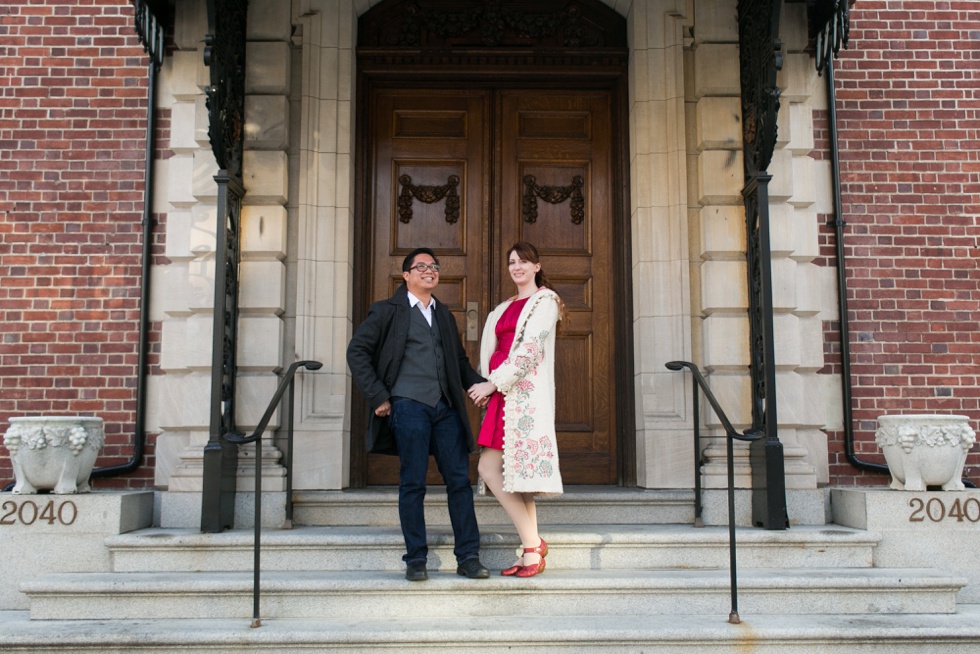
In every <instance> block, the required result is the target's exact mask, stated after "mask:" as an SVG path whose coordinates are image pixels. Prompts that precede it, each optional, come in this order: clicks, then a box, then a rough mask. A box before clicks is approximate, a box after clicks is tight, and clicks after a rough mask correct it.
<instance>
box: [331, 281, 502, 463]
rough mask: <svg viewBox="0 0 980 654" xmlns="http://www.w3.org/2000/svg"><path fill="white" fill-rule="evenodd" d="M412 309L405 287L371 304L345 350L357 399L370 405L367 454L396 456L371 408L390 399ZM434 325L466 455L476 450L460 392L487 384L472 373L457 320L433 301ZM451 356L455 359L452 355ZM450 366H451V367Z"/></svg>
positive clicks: (386, 429)
mask: <svg viewBox="0 0 980 654" xmlns="http://www.w3.org/2000/svg"><path fill="white" fill-rule="evenodd" d="M411 310H412V308H411V307H409V305H408V289H407V288H406V286H405V285H404V284H402V285H401V286H399V287H398V290H396V291H395V294H394V295H392V296H391V297H390V298H388V299H387V300H381V301H379V302H375V303H374V304H372V305H371V308H370V310H369V311H368V316H367V318H365V319H364V322H362V323H361V325H360V326H359V327H358V328H357V329H356V330H355V331H354V337H353V338H351V341H350V344H349V345H348V346H347V365H348V366H350V371H351V376H352V377H353V378H354V383H355V384H357V387H358V389H360V391H361V395H363V396H364V398H365V399H366V400H367V402H368V404H369V405H370V409H369V410H368V424H367V450H368V452H376V453H379V454H396V455H397V454H398V448H397V446H396V445H395V438H394V435H393V434H392V433H391V429H390V428H389V426H388V418H379V417H378V416H376V415H374V410H375V409H376V408H378V407H379V406H381V405H382V404H383V403H384V401H385V400H387V399H389V398H390V397H391V393H390V391H391V387H392V386H393V385H394V384H395V379H396V378H397V377H398V367H399V366H400V365H401V362H402V358H403V357H404V355H405V342H406V340H407V339H408V322H409V318H410V314H409V313H408V312H409V311H411ZM434 316H435V324H437V325H438V326H439V333H440V334H441V335H442V346H443V349H444V350H445V356H444V357H443V361H445V363H446V380H447V381H448V382H449V390H450V393H451V394H452V397H451V398H449V399H450V400H451V401H452V403H453V406H454V407H455V408H456V410H457V411H459V415H460V418H461V419H462V422H463V428H464V430H465V434H466V444H467V447H468V448H469V451H470V452H472V451H474V450H475V449H476V443H475V440H474V439H473V430H472V428H471V427H470V421H469V419H468V418H467V415H466V397H465V395H464V394H463V389H464V388H469V387H470V386H472V385H473V384H476V383H479V382H482V381H486V380H485V379H483V377H481V376H480V375H478V374H477V373H476V371H475V370H473V367H472V366H471V365H470V360H469V358H468V357H467V356H466V350H464V349H463V342H462V341H461V340H460V338H459V330H458V329H457V327H456V319H455V318H453V314H451V313H449V309H448V308H447V307H446V305H445V304H443V303H442V302H439V301H436V305H435V313H434ZM454 353H455V356H453V354H454ZM454 363H455V365H453V364H454Z"/></svg>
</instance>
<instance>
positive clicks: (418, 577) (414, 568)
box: [405, 563, 429, 581]
mask: <svg viewBox="0 0 980 654" xmlns="http://www.w3.org/2000/svg"><path fill="white" fill-rule="evenodd" d="M405 578H406V579H408V580H409V581H425V580H426V579H428V578H429V573H428V572H426V570H425V563H409V564H408V569H407V570H405Z"/></svg>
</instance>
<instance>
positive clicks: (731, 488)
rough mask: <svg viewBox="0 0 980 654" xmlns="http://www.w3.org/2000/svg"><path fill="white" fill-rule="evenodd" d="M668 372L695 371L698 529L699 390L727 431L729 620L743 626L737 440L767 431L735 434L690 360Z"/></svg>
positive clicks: (754, 437)
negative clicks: (737, 526) (737, 531)
mask: <svg viewBox="0 0 980 654" xmlns="http://www.w3.org/2000/svg"><path fill="white" fill-rule="evenodd" d="M665 365H666V366H667V369H668V370H675V371H676V370H683V369H684V368H687V369H688V370H690V371H691V376H692V377H693V378H694V406H693V408H694V441H695V452H696V454H695V458H694V466H695V468H694V488H695V491H694V494H695V526H701V525H698V524H697V522H698V520H699V519H700V517H699V516H700V511H699V507H700V505H701V445H700V442H699V441H700V438H701V436H700V423H701V414H700V413H699V411H698V391H699V389H700V392H701V393H704V397H705V399H707V400H708V404H710V405H711V408H712V410H713V411H714V412H715V415H716V416H718V420H719V421H720V422H721V425H722V427H723V428H724V430H725V452H726V454H727V457H728V559H729V575H730V580H731V591H732V610H731V611H730V612H729V614H728V621H729V622H731V623H732V624H739V623H740V622H741V619H740V618H739V615H738V566H737V563H736V555H735V550H736V544H735V456H734V454H735V452H734V449H735V441H736V440H740V441H757V440H759V439H761V438H762V437H763V436H765V432H763V431H761V430H756V429H749V430H747V431H746V432H744V433H739V432H737V431H735V428H734V427H732V423H731V421H730V420H729V419H728V416H727V415H725V412H724V411H723V410H722V408H721V405H720V404H718V400H717V399H716V398H715V395H714V393H712V392H711V389H710V388H709V387H708V382H707V381H705V379H704V376H703V375H702V374H701V371H700V370H699V369H698V367H697V366H696V365H694V364H693V363H691V362H689V361H670V362H668V363H666V364H665Z"/></svg>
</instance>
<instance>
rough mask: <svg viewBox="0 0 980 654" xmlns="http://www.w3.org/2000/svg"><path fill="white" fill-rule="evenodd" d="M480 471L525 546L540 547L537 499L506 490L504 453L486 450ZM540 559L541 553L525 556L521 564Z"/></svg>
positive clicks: (535, 561)
mask: <svg viewBox="0 0 980 654" xmlns="http://www.w3.org/2000/svg"><path fill="white" fill-rule="evenodd" d="M478 469H479V471H480V477H482V478H483V482H484V483H485V484H486V485H487V488H489V489H490V492H491V493H493V496H494V497H496V498H497V501H498V502H500V506H502V507H504V511H506V512H507V515H508V516H510V519H511V520H512V521H513V522H514V526H515V527H516V528H517V534H518V535H519V536H520V537H521V543H523V547H537V546H538V545H540V544H541V538H540V537H539V536H538V520H537V511H536V508H535V505H534V496H533V495H531V494H528V493H508V492H506V491H505V490H504V453H503V452H501V451H500V450H494V449H490V448H489V447H485V448H483V452H481V453H480V463H479V465H478ZM540 560H541V557H540V556H538V555H537V554H525V555H524V556H523V561H521V562H519V565H533V564H535V563H538V562H539V561H540Z"/></svg>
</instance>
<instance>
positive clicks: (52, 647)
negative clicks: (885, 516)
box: [0, 605, 980, 654]
mask: <svg viewBox="0 0 980 654" xmlns="http://www.w3.org/2000/svg"><path fill="white" fill-rule="evenodd" d="M542 613H545V614H544V615H542ZM533 616H534V617H533V619H521V620H509V621H502V620H501V619H500V618H499V617H495V616H492V617H483V616H478V617H469V618H466V619H465V620H451V619H450V620H447V619H445V618H441V617H440V618H425V617H399V618H385V619H378V618H373V617H371V616H359V615H354V614H352V613H349V612H344V613H343V614H341V615H338V616H334V617H329V618H317V619H313V620H307V619H264V620H263V621H262V626H261V627H259V628H255V629H250V628H249V624H250V620H249V619H241V618H236V619H225V620H207V619H198V618H195V619H188V620H180V621H179V622H175V621H173V620H150V619H145V618H144V619H137V620H110V621H101V620H100V621H93V620H44V621H37V620H35V621H31V620H28V618H27V613H26V612H25V611H13V612H10V611H8V612H0V651H3V652H4V654H28V653H29V654H64V652H72V653H73V654H75V653H77V654H82V653H99V654H102V653H113V654H144V653H146V652H152V653H153V654H188V653H189V652H195V653H196V652H203V651H206V652H208V653H209V654H241V652H243V651H248V652H261V653H263V654H309V652H344V653H345V654H395V653H397V654H402V653H404V652H406V651H411V652H417V653H420V654H421V653H425V652H439V653H443V652H445V653H446V654H449V653H452V654H478V653H479V654H486V653H487V652H501V651H506V652H509V653H510V654H581V653H582V652H589V653H593V652H596V653H600V654H625V653H630V654H637V653H639V652H669V653H671V654H675V653H676V654H745V653H746V652H753V654H785V653H786V652H792V653H793V654H839V653H840V652H861V653H862V654H973V653H974V652H976V651H978V649H980V605H964V606H960V607H959V609H958V611H957V612H956V613H954V614H938V615H896V614H892V615H882V614H876V615H867V616H860V615H858V616H853V615H832V614H828V615H806V616H801V615H786V614H772V615H752V614H750V613H749V612H747V611H743V613H742V615H741V618H742V620H741V623H740V624H730V623H729V622H728V621H727V617H728V616H727V613H726V614H725V615H715V614H710V615H692V614H687V615H678V614H676V613H669V614H664V615H651V616H646V617H644V618H643V619H642V620H637V619H636V617H635V616H632V615H618V616H591V615H580V616H572V617H566V616H561V617H555V616H551V615H548V614H547V613H546V612H542V611H536V612H535V614H533Z"/></svg>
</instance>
